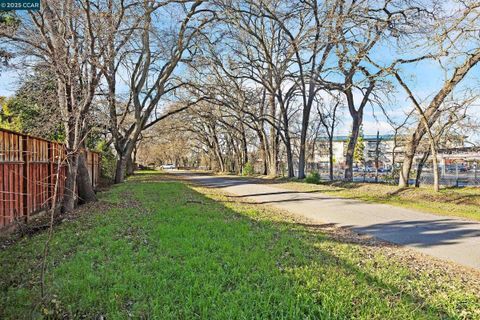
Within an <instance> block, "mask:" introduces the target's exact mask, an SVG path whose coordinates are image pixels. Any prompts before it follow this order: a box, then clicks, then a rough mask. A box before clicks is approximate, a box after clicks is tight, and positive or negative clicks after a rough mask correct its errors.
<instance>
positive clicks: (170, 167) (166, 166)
mask: <svg viewBox="0 0 480 320" xmlns="http://www.w3.org/2000/svg"><path fill="white" fill-rule="evenodd" d="M160 169H162V170H174V169H176V168H175V165H174V164H163V165H161V166H160Z"/></svg>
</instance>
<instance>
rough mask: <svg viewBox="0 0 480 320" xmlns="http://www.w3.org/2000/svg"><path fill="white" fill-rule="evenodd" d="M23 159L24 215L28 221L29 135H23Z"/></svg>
mask: <svg viewBox="0 0 480 320" xmlns="http://www.w3.org/2000/svg"><path fill="white" fill-rule="evenodd" d="M22 149H23V150H22V161H23V175H22V179H23V186H22V201H23V212H22V214H23V216H24V217H25V220H26V221H28V218H29V214H30V210H29V203H28V179H29V170H28V169H29V164H28V137H27V136H22Z"/></svg>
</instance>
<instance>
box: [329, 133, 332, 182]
mask: <svg viewBox="0 0 480 320" xmlns="http://www.w3.org/2000/svg"><path fill="white" fill-rule="evenodd" d="M328 161H329V164H328V165H329V166H328V170H329V178H330V181H333V136H331V137H329V139H328Z"/></svg>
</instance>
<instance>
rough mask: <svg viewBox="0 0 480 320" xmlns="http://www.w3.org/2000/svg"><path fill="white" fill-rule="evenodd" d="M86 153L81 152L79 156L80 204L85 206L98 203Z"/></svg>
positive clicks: (78, 183) (78, 182)
mask: <svg viewBox="0 0 480 320" xmlns="http://www.w3.org/2000/svg"><path fill="white" fill-rule="evenodd" d="M87 165H88V164H87V160H86V158H85V151H80V153H79V155H78V172H77V181H76V182H77V189H78V203H79V204H84V203H88V202H94V201H97V196H96V195H95V191H94V190H93V185H92V180H91V177H90V173H89V172H88V166H87Z"/></svg>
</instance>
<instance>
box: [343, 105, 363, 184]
mask: <svg viewBox="0 0 480 320" xmlns="http://www.w3.org/2000/svg"><path fill="white" fill-rule="evenodd" d="M361 125H362V117H361V116H359V115H358V113H357V114H355V115H353V114H352V133H351V134H350V140H349V141H348V146H347V154H346V156H345V176H344V179H345V181H353V158H354V155H355V146H356V145H357V140H358V135H359V133H360V126H361Z"/></svg>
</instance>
